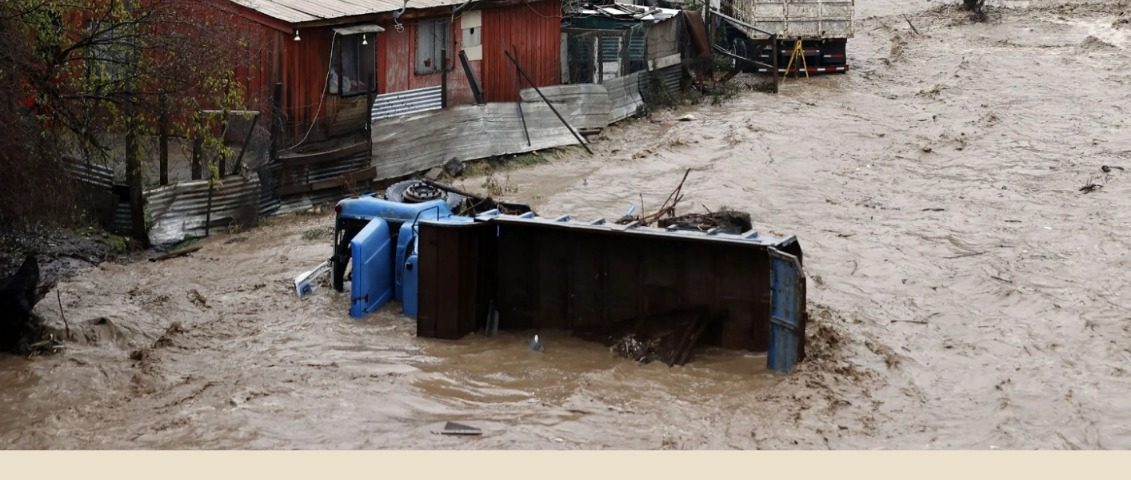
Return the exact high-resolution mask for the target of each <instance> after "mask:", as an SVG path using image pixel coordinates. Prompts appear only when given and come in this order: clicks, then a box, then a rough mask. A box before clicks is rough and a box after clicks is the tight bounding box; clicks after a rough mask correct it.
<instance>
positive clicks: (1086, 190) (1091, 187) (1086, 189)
mask: <svg viewBox="0 0 1131 480" xmlns="http://www.w3.org/2000/svg"><path fill="white" fill-rule="evenodd" d="M1101 188H1104V186H1103V185H1100V184H1097V183H1092V182H1088V184H1087V185H1084V186H1083V187H1080V191H1081V192H1083V193H1092V192H1094V191H1096V190H1099V189H1101Z"/></svg>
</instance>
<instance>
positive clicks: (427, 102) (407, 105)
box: [370, 86, 443, 120]
mask: <svg viewBox="0 0 1131 480" xmlns="http://www.w3.org/2000/svg"><path fill="white" fill-rule="evenodd" d="M442 92H443V89H442V88H441V87H439V86H435V87H425V88H418V89H415V90H406V91H403V92H394V93H386V94H384V95H378V96H377V100H376V101H375V102H373V109H372V111H371V114H370V119H371V120H380V119H383V118H391V117H396V116H399V115H407V114H410V113H419V112H427V111H429V110H439V109H440V107H441V103H442V100H443V98H442V96H441V94H442Z"/></svg>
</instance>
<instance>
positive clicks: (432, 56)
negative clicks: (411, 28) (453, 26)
mask: <svg viewBox="0 0 1131 480" xmlns="http://www.w3.org/2000/svg"><path fill="white" fill-rule="evenodd" d="M448 30H449V29H448V22H447V21H443V20H436V21H429V22H422V23H420V24H418V25H417V26H416V74H417V75H428V74H430V73H436V72H439V71H440V62H441V53H442V52H443V50H444V46H445V43H446V42H447V39H448ZM448 57H451V52H448Z"/></svg>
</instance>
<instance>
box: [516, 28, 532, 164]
mask: <svg viewBox="0 0 1131 480" xmlns="http://www.w3.org/2000/svg"><path fill="white" fill-rule="evenodd" d="M511 50H512V51H514V60H515V62H514V86H515V90H518V118H519V119H520V120H522V133H524V134H525V135H526V146H528V147H532V146H534V143H532V142H531V141H530V129H529V128H528V127H527V126H526V113H525V112H523V111H522V76H521V75H520V74H519V73H518V47H516V46H514V45H511Z"/></svg>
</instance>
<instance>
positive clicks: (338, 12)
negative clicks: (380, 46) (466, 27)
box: [231, 0, 465, 24]
mask: <svg viewBox="0 0 1131 480" xmlns="http://www.w3.org/2000/svg"><path fill="white" fill-rule="evenodd" d="M464 1H465V0H408V2H407V5H408V8H409V9H424V8H433V7H447V6H452V5H460V4H463V3H464ZM231 2H232V3H235V4H238V5H242V6H244V7H247V8H250V9H252V10H255V11H257V12H259V13H262V14H264V15H267V16H269V17H271V18H276V19H279V20H282V21H284V22H287V23H292V24H297V23H305V22H313V21H316V20H332V19H335V18H342V17H352V16H356V15H366V14H373V13H385V12H395V11H397V10H400V9H401V8H402V7H404V6H405V2H403V1H401V0H231Z"/></svg>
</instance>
